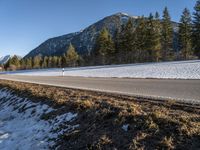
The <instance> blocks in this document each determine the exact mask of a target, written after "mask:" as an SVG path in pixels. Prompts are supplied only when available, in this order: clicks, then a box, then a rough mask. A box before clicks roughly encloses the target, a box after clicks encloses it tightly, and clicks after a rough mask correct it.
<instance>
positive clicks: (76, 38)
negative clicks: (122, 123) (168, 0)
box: [24, 12, 178, 58]
mask: <svg viewBox="0 0 200 150" xmlns="http://www.w3.org/2000/svg"><path fill="white" fill-rule="evenodd" d="M139 17H140V16H132V15H129V14H127V13H123V12H118V13H115V14H113V15H110V16H107V17H104V18H103V19H101V20H99V21H97V22H95V23H93V24H91V25H90V26H88V27H86V28H85V29H83V30H81V31H79V32H74V33H69V34H64V35H61V36H57V37H53V38H49V39H47V40H46V41H44V42H43V43H41V44H40V45H39V46H37V47H36V48H35V49H33V50H31V51H30V52H29V53H28V54H27V55H26V56H25V57H24V58H29V57H35V56H37V55H40V56H42V57H43V56H53V55H58V56H59V55H63V54H64V53H65V52H66V50H67V47H68V46H69V44H70V43H72V44H73V45H74V47H75V48H76V50H77V52H78V53H79V54H87V53H90V52H91V50H92V48H93V46H94V44H95V40H96V37H97V35H98V33H99V32H100V31H101V30H102V29H103V28H107V29H108V31H109V32H110V34H111V36H114V34H115V32H116V30H119V29H121V26H122V25H123V24H125V23H127V21H128V19H129V18H131V19H132V21H133V22H135V20H137V19H138V18H139ZM172 24H173V28H174V30H175V31H176V28H177V27H178V26H177V24H178V23H176V22H173V21H172Z"/></svg>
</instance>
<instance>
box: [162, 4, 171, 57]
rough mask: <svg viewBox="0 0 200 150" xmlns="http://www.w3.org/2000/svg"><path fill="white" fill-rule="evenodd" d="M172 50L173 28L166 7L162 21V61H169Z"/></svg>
mask: <svg viewBox="0 0 200 150" xmlns="http://www.w3.org/2000/svg"><path fill="white" fill-rule="evenodd" d="M172 50H173V27H172V23H171V17H170V15H169V12H168V9H167V7H165V9H164V11H163V20H162V59H163V60H169V59H170V57H171V55H172Z"/></svg>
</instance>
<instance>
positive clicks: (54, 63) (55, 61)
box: [52, 56, 58, 68]
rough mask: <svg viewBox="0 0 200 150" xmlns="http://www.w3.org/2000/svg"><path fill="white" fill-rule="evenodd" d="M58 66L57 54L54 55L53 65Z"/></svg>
mask: <svg viewBox="0 0 200 150" xmlns="http://www.w3.org/2000/svg"><path fill="white" fill-rule="evenodd" d="M57 66H58V57H57V56H53V58H52V67H53V68H56V67H57Z"/></svg>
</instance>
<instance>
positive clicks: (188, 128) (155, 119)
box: [0, 80, 200, 150]
mask: <svg viewBox="0 0 200 150" xmlns="http://www.w3.org/2000/svg"><path fill="white" fill-rule="evenodd" d="M3 87H7V88H9V89H11V90H13V91H14V93H15V94H16V95H19V96H21V97H27V98H29V99H30V100H32V101H33V102H34V101H35V102H38V101H40V102H43V103H46V104H48V105H50V106H52V107H54V108H62V109H60V110H58V111H56V112H54V113H53V114H48V115H45V116H43V117H42V118H43V119H47V120H48V119H49V118H51V116H52V115H58V114H59V113H61V112H62V113H63V111H66V112H68V111H73V112H78V113H79V115H78V118H77V119H76V120H75V122H74V124H79V125H80V127H79V128H78V129H77V130H76V131H73V132H72V133H65V134H63V135H62V136H61V137H60V139H59V140H58V141H57V145H59V146H60V149H65V148H66V147H67V149H141V150H142V149H200V142H199V141H200V107H199V106H198V105H195V106H194V105H189V104H187V105H186V104H181V103H177V102H176V101H174V100H171V101H155V100H149V99H141V98H134V97H128V96H120V95H111V94H105V93H101V92H91V91H84V90H73V89H67V88H58V87H51V86H43V85H37V84H28V83H19V82H11V81H4V80H0V88H3ZM21 111H23V109H22V110H21ZM124 124H128V125H129V127H128V131H124V130H123V129H122V126H123V125H124Z"/></svg>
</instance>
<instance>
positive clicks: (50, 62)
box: [48, 56, 53, 68]
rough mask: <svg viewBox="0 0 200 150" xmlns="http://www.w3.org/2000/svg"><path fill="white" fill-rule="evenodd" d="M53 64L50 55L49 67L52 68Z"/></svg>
mask: <svg viewBox="0 0 200 150" xmlns="http://www.w3.org/2000/svg"><path fill="white" fill-rule="evenodd" d="M52 66H53V65H52V57H51V56H49V57H48V68H51V67H52Z"/></svg>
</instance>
